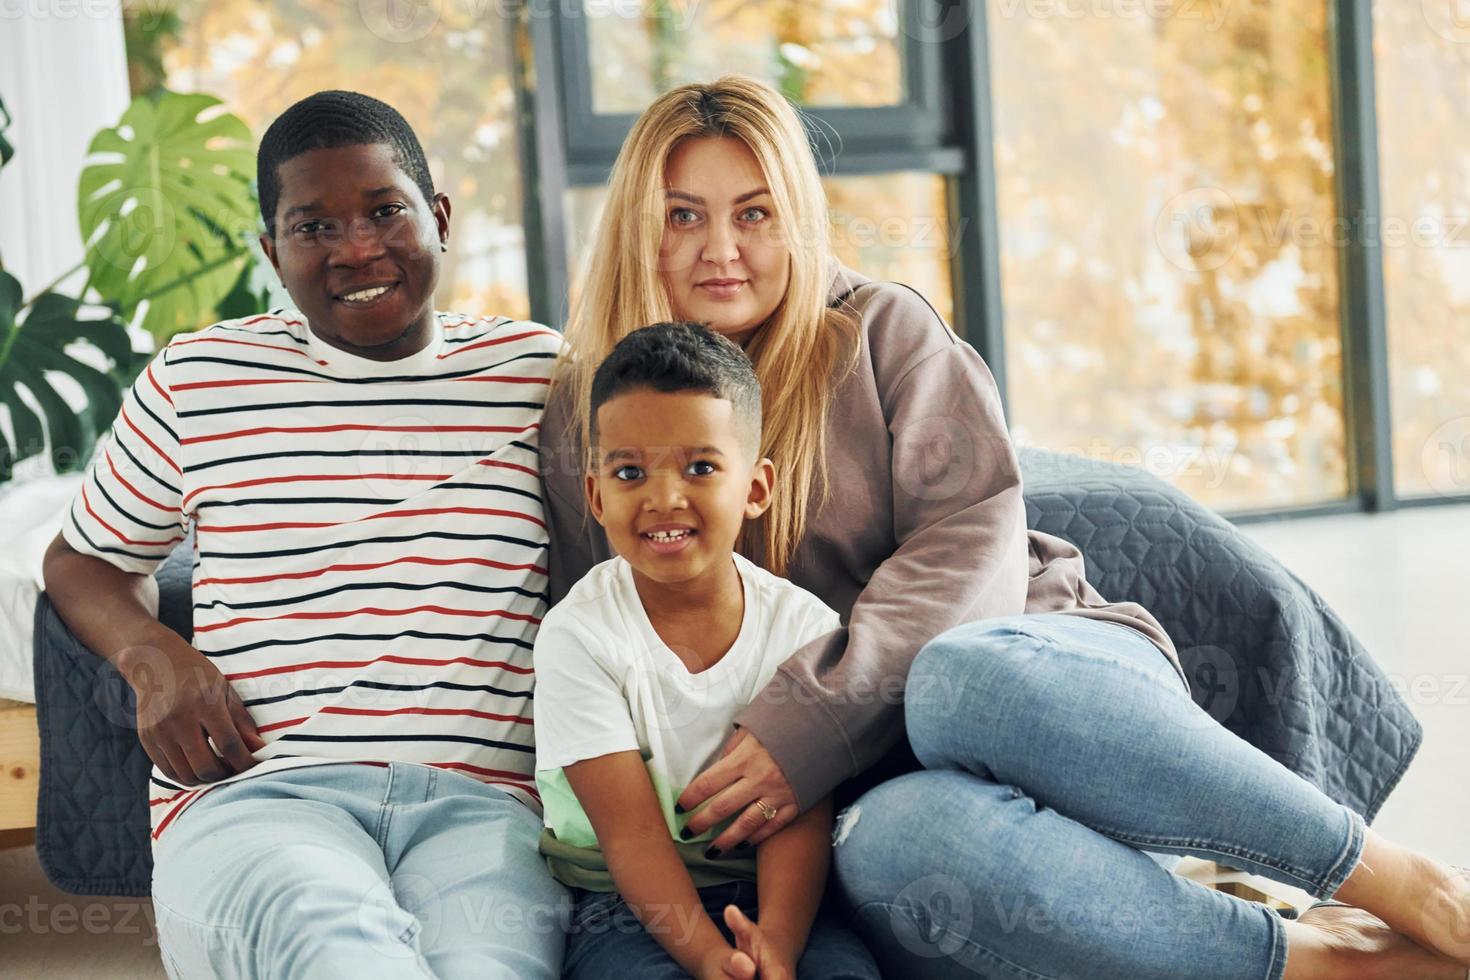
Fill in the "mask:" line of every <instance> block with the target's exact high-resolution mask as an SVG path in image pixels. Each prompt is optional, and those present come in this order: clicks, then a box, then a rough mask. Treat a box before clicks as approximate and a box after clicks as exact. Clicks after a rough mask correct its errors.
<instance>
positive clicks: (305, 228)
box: [291, 221, 322, 238]
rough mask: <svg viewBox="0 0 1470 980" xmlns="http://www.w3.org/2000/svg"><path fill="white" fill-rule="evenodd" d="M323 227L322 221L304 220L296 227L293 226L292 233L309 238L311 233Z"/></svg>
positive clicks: (313, 233)
mask: <svg viewBox="0 0 1470 980" xmlns="http://www.w3.org/2000/svg"><path fill="white" fill-rule="evenodd" d="M321 227H322V223H321V222H320V221H303V222H301V224H299V225H297V226H296V227H295V228H292V229H291V233H292V234H294V235H299V236H301V237H302V238H307V237H309V236H311V235H315V234H316V233H317V232H318V231H320V230H321Z"/></svg>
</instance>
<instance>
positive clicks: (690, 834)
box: [679, 827, 694, 840]
mask: <svg viewBox="0 0 1470 980" xmlns="http://www.w3.org/2000/svg"><path fill="white" fill-rule="evenodd" d="M693 836H694V831H692V830H690V829H689V828H688V827H685V828H684V829H683V830H681V831H679V837H680V838H681V839H683V840H689V839H690V838H692V837H693Z"/></svg>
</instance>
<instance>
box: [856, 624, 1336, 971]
mask: <svg viewBox="0 0 1470 980" xmlns="http://www.w3.org/2000/svg"><path fill="white" fill-rule="evenodd" d="M905 715H906V719H907V728H908V737H909V741H910V743H911V745H912V747H913V750H914V754H915V755H916V756H917V758H918V759H919V761H920V762H921V763H922V764H923V765H924V767H925V768H924V769H923V770H920V771H918V772H912V773H908V774H906V775H903V776H900V777H899V778H897V779H892V780H889V781H888V782H885V783H881V784H880V785H878V786H877V787H875V788H873V789H871V790H869V791H868V792H867V793H865V794H863V795H862V796H861V797H859V798H858V799H857V800H856V801H855V802H854V803H853V804H852V806H850V807H849V808H847V809H846V810H845V811H844V812H843V813H842V815H841V816H840V817H839V819H838V825H837V828H836V840H837V841H838V843H837V846H836V848H835V850H834V855H833V856H834V861H835V867H836V872H837V876H838V880H839V881H840V883H841V885H842V889H843V892H844V894H845V896H846V897H847V899H848V901H849V902H851V903H852V905H853V906H854V908H855V910H856V915H857V916H858V918H859V920H860V921H861V922H862V924H863V925H864V926H865V927H866V928H865V929H863V934H864V936H865V937H866V939H867V941H868V945H869V947H870V948H871V949H872V950H873V952H874V953H875V954H876V955H877V957H878V960H879V963H880V964H881V965H882V966H883V973H884V975H885V976H905V977H910V976H911V977H926V978H950V977H966V978H974V977H987V978H1005V980H1012V978H1025V980H1071V978H1087V980H1182V978H1190V980H1279V978H1280V977H1281V975H1282V972H1283V971H1284V970H1285V967H1286V936H1285V930H1284V928H1283V925H1282V922H1281V920H1280V918H1279V917H1278V916H1277V915H1276V914H1275V913H1274V912H1272V911H1271V910H1269V909H1267V908H1266V907H1265V906H1262V905H1258V904H1254V903H1251V902H1246V901H1242V900H1241V899H1237V898H1233V897H1231V896H1229V895H1225V894H1223V893H1222V892H1218V891H1214V890H1211V889H1208V888H1205V887H1203V886H1201V885H1198V884H1195V883H1194V882H1191V881H1188V880H1186V879H1184V878H1180V877H1178V876H1177V875H1174V874H1172V873H1171V872H1170V870H1169V869H1168V867H1167V864H1168V861H1167V859H1164V858H1162V857H1161V856H1162V855H1184V854H1192V855H1198V856H1200V857H1204V858H1209V859H1213V860H1217V861H1220V862H1221V863H1224V864H1228V865H1230V866H1232V867H1235V868H1239V869H1242V870H1245V871H1250V872H1253V873H1256V874H1260V875H1264V876H1266V877H1269V878H1272V879H1274V880H1277V881H1281V882H1285V883H1287V884H1290V885H1294V886H1296V887H1298V888H1302V889H1304V890H1306V891H1308V892H1310V893H1312V894H1313V895H1317V896H1319V897H1323V898H1325V897H1328V896H1330V895H1331V894H1332V893H1333V892H1335V891H1336V890H1337V888H1338V887H1339V886H1341V884H1342V883H1343V881H1345V880H1346V879H1347V877H1348V875H1349V874H1351V873H1352V871H1353V869H1354V868H1355V867H1356V866H1357V863H1358V858H1359V856H1360V855H1361V853H1362V848H1363V835H1364V824H1363V819H1362V817H1360V816H1359V815H1358V814H1356V813H1354V812H1353V811H1352V810H1350V809H1348V808H1347V807H1344V806H1341V805H1340V804H1337V803H1334V802H1333V801H1332V800H1330V799H1329V798H1328V797H1327V796H1325V795H1324V794H1323V793H1322V792H1320V791H1319V790H1318V789H1316V788H1315V787H1314V786H1312V785H1311V784H1310V783H1308V782H1306V780H1304V779H1302V778H1301V777H1299V776H1297V775H1295V774H1294V773H1292V772H1291V771H1289V770H1288V769H1286V768H1285V767H1283V766H1282V765H1280V764H1279V763H1277V762H1275V761H1274V760H1272V759H1271V758H1269V757H1268V756H1266V755H1265V754H1263V753H1262V752H1260V751H1258V750H1257V749H1255V748H1254V747H1252V746H1251V745H1250V744H1248V743H1247V742H1245V741H1243V740H1242V739H1240V738H1238V737H1237V736H1235V735H1233V734H1231V733H1230V732H1229V731H1227V730H1226V729H1225V728H1223V727H1222V726H1220V725H1219V724H1218V723H1217V722H1216V721H1215V720H1214V719H1213V718H1211V717H1210V715H1209V714H1208V713H1206V712H1205V711H1203V710H1201V709H1200V708H1199V707H1197V706H1196V705H1195V704H1194V702H1193V701H1191V700H1190V698H1189V695H1188V693H1187V692H1186V689H1185V686H1184V683H1183V681H1182V680H1181V679H1180V677H1179V675H1178V673H1177V672H1176V671H1175V670H1174V668H1173V667H1172V665H1170V664H1169V662H1168V661H1167V660H1165V658H1164V656H1163V655H1162V654H1161V653H1160V652H1159V650H1158V649H1157V648H1156V647H1155V646H1154V645H1153V644H1152V643H1150V642H1149V641H1148V640H1147V639H1146V638H1145V637H1144V636H1143V635H1142V634H1141V633H1138V632H1136V631H1134V630H1131V629H1129V628H1127V627H1124V626H1118V625H1114V624H1111V623H1101V622H1096V621H1091V620H1086V619H1081V618H1078V617H1075V616H1062V615H1044V616H1018V617H1010V618H1004V619H992V620H985V621H982V622H977V623H971V624H968V625H965V626H960V627H957V628H955V629H953V630H950V631H949V632H947V633H944V634H943V635H941V636H939V637H938V638H936V639H935V640H933V641H932V642H930V643H929V644H928V645H927V646H925V647H924V649H923V650H922V651H921V652H920V653H919V656H918V658H917V659H916V660H915V662H914V665H913V669H912V671H911V673H910V675H909V678H908V682H907V685H906V693H905ZM1147 852H1154V854H1153V855H1151V854H1150V853H1147Z"/></svg>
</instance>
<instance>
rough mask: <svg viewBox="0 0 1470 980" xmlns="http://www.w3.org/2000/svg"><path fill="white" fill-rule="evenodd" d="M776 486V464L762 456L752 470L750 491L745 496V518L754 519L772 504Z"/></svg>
mask: <svg viewBox="0 0 1470 980" xmlns="http://www.w3.org/2000/svg"><path fill="white" fill-rule="evenodd" d="M775 488H776V464H775V463H772V462H771V461H770V460H769V459H766V458H765V457H764V456H762V457H761V458H760V459H758V460H756V461H755V466H753V467H752V468H751V471H750V492H749V493H748V494H746V497H745V519H746V520H748V521H749V520H754V519H755V518H757V517H759V516H761V515H762V514H764V513H765V512H766V511H767V510H769V509H770V506H771V495H772V494H773V493H775Z"/></svg>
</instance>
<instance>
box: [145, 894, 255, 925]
mask: <svg viewBox="0 0 1470 980" xmlns="http://www.w3.org/2000/svg"><path fill="white" fill-rule="evenodd" d="M153 904H154V905H155V906H156V907H157V908H159V909H162V910H163V912H164V913H165V914H167V915H170V916H172V917H174V918H175V919H178V920H179V921H180V922H183V923H186V924H187V925H190V926H194V927H195V928H198V929H204V930H213V931H216V932H234V933H243V932H244V931H245V929H244V927H243V926H232V925H228V924H226V923H220V922H205V921H203V920H202V919H196V918H194V917H193V916H191V915H185V914H184V913H182V912H178V911H176V910H175V909H174V908H173V906H171V905H169V904H168V903H167V902H164V901H161V900H160V899H159V898H158V896H157V895H154V896H153Z"/></svg>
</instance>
